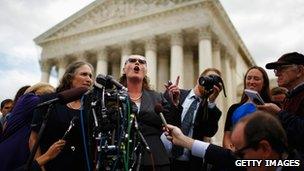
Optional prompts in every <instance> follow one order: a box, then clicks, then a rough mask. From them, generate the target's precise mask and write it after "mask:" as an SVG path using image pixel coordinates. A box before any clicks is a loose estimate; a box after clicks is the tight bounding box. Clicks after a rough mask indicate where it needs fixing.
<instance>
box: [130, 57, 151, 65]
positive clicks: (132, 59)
mask: <svg viewBox="0 0 304 171" xmlns="http://www.w3.org/2000/svg"><path fill="white" fill-rule="evenodd" d="M128 62H129V63H136V62H138V63H140V64H146V63H147V61H146V60H144V59H138V58H129V59H128Z"/></svg>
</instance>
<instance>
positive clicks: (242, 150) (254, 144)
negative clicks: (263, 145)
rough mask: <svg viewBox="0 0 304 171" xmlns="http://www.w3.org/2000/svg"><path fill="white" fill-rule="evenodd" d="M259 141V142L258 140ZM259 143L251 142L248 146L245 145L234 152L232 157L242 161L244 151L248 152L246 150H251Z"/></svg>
mask: <svg viewBox="0 0 304 171" xmlns="http://www.w3.org/2000/svg"><path fill="white" fill-rule="evenodd" d="M260 141H261V140H260ZM260 141H257V142H253V143H250V144H248V145H246V146H245V147H243V148H241V149H239V150H236V151H235V152H234V155H235V156H236V157H237V158H239V159H244V156H245V150H248V149H251V148H256V147H257V145H258V143H259V142H260Z"/></svg>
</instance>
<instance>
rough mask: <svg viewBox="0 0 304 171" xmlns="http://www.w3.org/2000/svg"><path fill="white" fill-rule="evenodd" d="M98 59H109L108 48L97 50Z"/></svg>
mask: <svg viewBox="0 0 304 171" xmlns="http://www.w3.org/2000/svg"><path fill="white" fill-rule="evenodd" d="M95 52H96V56H97V60H107V59H108V58H107V55H108V50H107V49H106V48H100V49H97V50H96V51H95Z"/></svg>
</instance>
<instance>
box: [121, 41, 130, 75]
mask: <svg viewBox="0 0 304 171" xmlns="http://www.w3.org/2000/svg"><path fill="white" fill-rule="evenodd" d="M131 51H132V50H131V45H130V44H129V43H128V42H127V43H124V44H122V46H121V60H120V73H121V75H122V73H123V68H124V66H125V62H126V60H127V59H128V57H129V56H130V55H131Z"/></svg>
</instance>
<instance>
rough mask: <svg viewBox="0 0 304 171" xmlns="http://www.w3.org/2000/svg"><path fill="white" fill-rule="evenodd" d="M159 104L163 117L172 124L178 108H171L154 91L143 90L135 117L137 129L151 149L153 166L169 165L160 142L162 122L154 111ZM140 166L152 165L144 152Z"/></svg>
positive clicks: (148, 156) (179, 110)
mask: <svg viewBox="0 0 304 171" xmlns="http://www.w3.org/2000/svg"><path fill="white" fill-rule="evenodd" d="M157 103H161V104H162V106H163V108H164V112H163V114H164V116H165V118H166V120H167V122H168V123H173V120H175V118H176V114H177V113H179V112H181V109H180V108H176V107H174V106H171V105H170V104H169V103H168V101H167V100H166V99H165V98H164V97H163V95H162V94H160V93H157V92H155V91H150V90H144V91H143V95H142V98H141V104H140V109H139V113H138V116H137V119H138V122H139V129H140V130H141V132H142V134H143V135H144V137H145V139H146V141H147V143H148V145H149V146H150V148H151V151H152V156H153V159H154V164H155V165H166V164H169V163H170V162H169V157H168V154H167V152H166V149H165V147H164V145H163V143H162V141H161V140H160V136H161V134H162V133H163V131H162V121H161V119H160V116H159V114H157V113H156V112H155V111H154V108H155V105H156V104H157ZM142 165H152V161H151V157H150V155H149V154H148V153H147V152H146V151H145V152H144V155H143V161H142Z"/></svg>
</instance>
